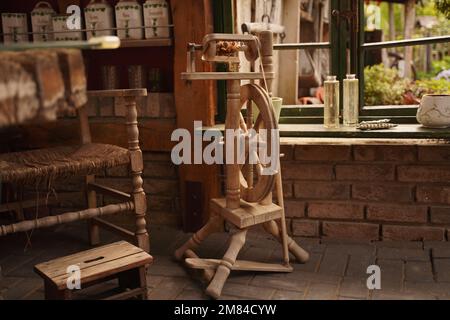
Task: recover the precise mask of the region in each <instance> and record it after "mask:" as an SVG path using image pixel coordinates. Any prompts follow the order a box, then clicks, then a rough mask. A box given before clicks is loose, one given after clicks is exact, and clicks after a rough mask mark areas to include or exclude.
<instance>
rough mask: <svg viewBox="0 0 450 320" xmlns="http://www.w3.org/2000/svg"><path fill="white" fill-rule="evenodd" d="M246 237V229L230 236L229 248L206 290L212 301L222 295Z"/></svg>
mask: <svg viewBox="0 0 450 320" xmlns="http://www.w3.org/2000/svg"><path fill="white" fill-rule="evenodd" d="M246 235H247V229H243V230H239V231H237V232H236V233H235V234H233V235H232V236H231V241H230V246H229V248H228V250H227V252H226V253H225V255H224V256H223V258H222V262H221V263H220V265H219V267H217V270H216V273H215V274H214V278H213V279H212V281H211V283H210V284H209V286H208V288H206V293H207V294H208V295H209V296H211V297H213V298H214V299H218V298H219V297H220V295H221V294H222V289H223V286H224V284H225V281H227V279H228V276H229V275H230V272H231V268H232V267H233V265H234V263H235V262H236V258H237V256H238V254H239V251H241V249H242V247H243V246H244V243H245V238H246Z"/></svg>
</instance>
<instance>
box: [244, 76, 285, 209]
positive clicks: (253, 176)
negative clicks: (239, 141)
mask: <svg viewBox="0 0 450 320" xmlns="http://www.w3.org/2000/svg"><path fill="white" fill-rule="evenodd" d="M250 104H251V105H252V106H253V107H254V106H256V107H257V108H258V110H259V115H258V117H257V119H256V121H255V123H254V124H253V123H252V121H251V120H250V119H251V118H252V117H248V118H249V119H248V120H249V121H247V124H245V123H244V121H243V119H241V128H242V129H243V131H244V134H245V141H246V143H245V164H242V165H241V166H240V171H239V180H240V191H241V198H242V199H244V200H245V201H247V202H260V201H262V200H263V199H264V198H265V197H266V196H267V195H268V194H269V193H270V192H271V191H272V189H273V186H274V183H275V174H276V169H277V166H275V170H271V167H273V163H272V161H274V159H275V161H278V158H276V157H278V154H275V155H271V154H270V152H272V151H275V152H276V151H277V149H274V150H272V143H273V140H272V139H274V138H275V139H277V138H278V136H277V137H273V134H275V132H274V131H273V129H278V124H277V121H276V118H275V114H274V111H273V107H272V103H271V99H270V97H269V95H268V94H267V92H266V91H265V90H263V89H262V88H261V87H260V86H258V85H255V84H247V85H244V86H242V87H241V107H242V106H244V105H250ZM251 129H253V130H251ZM263 130H264V131H263ZM257 143H259V146H257V145H256V144H257ZM250 145H253V148H251V147H250ZM260 152H263V154H260Z"/></svg>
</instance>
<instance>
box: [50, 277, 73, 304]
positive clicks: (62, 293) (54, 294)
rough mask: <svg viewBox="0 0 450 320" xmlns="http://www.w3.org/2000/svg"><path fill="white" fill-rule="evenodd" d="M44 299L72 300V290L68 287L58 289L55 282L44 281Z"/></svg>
mask: <svg viewBox="0 0 450 320" xmlns="http://www.w3.org/2000/svg"><path fill="white" fill-rule="evenodd" d="M44 289H45V300H72V292H71V291H70V290H69V289H63V290H61V289H58V288H57V287H56V286H55V284H53V283H52V282H50V281H45V283H44Z"/></svg>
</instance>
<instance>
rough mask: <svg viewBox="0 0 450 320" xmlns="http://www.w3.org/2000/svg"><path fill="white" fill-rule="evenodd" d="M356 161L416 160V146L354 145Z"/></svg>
mask: <svg viewBox="0 0 450 320" xmlns="http://www.w3.org/2000/svg"><path fill="white" fill-rule="evenodd" d="M353 156H354V158H355V160H356V161H415V160H416V148H415V146H386V145H380V146H354V147H353Z"/></svg>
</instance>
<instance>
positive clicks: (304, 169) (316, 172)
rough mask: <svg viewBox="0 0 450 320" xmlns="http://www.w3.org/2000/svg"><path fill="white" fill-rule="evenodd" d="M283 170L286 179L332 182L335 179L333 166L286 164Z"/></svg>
mask: <svg viewBox="0 0 450 320" xmlns="http://www.w3.org/2000/svg"><path fill="white" fill-rule="evenodd" d="M282 169H283V170H282V175H283V178H284V179H294V180H331V179H333V178H334V173H333V166H331V165H320V164H298V163H295V162H285V163H283V167H282Z"/></svg>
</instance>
